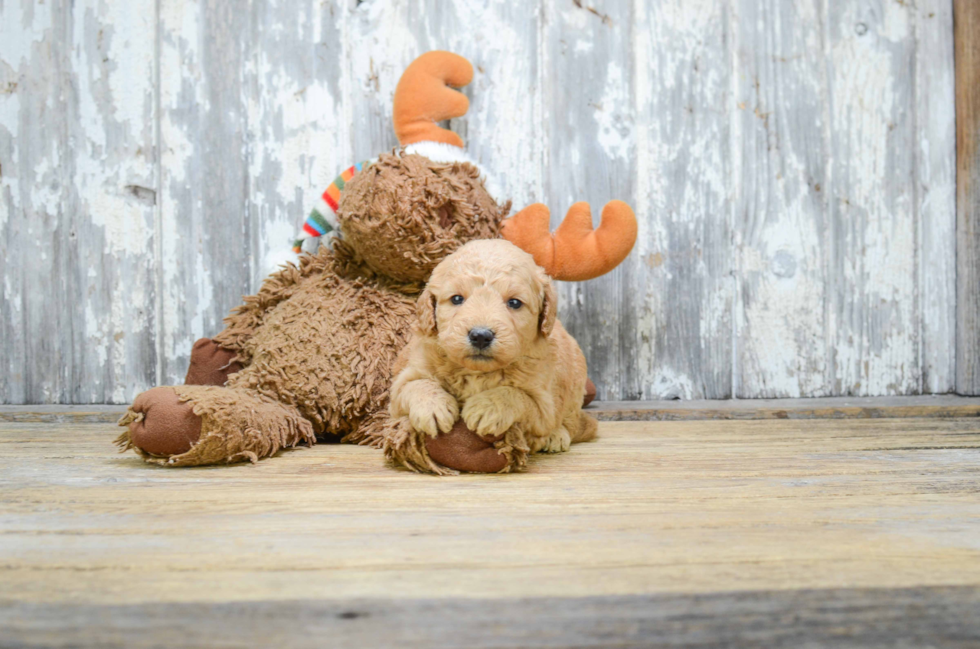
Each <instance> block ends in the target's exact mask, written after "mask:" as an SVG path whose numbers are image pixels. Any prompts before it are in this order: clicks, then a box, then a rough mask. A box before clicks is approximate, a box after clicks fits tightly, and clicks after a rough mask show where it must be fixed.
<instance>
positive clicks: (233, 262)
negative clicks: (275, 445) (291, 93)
mask: <svg viewBox="0 0 980 649" xmlns="http://www.w3.org/2000/svg"><path fill="white" fill-rule="evenodd" d="M248 28H249V13H248V11H246V10H244V7H243V6H239V3H234V2H225V1H224V0H160V1H159V29H160V52H159V63H158V65H159V84H160V127H159V136H158V137H159V139H160V151H161V155H160V169H159V184H160V193H159V197H160V198H159V200H160V205H159V214H158V224H157V227H158V228H159V231H160V268H159V270H158V278H157V279H158V281H159V284H160V294H161V297H160V300H159V302H158V304H157V308H158V309H159V310H160V322H161V342H160V345H161V364H160V367H159V368H158V374H159V379H160V382H161V383H164V384H174V383H181V382H183V379H184V373H185V372H186V371H187V363H188V359H189V358H190V351H191V345H193V343H194V341H195V340H196V339H198V338H200V337H201V336H205V335H213V334H215V333H217V332H218V331H220V330H221V328H222V325H221V321H222V319H223V318H224V317H225V316H226V315H227V314H228V311H229V310H230V309H231V307H233V306H235V305H237V304H239V303H240V301H241V297H242V295H243V294H247V293H249V292H251V290H252V282H251V281H250V279H251V275H252V264H253V263H255V259H254V257H253V255H252V254H250V253H251V244H252V242H253V235H252V231H253V229H254V227H255V226H256V221H255V219H253V218H251V217H250V215H249V213H248V207H249V200H248V199H249V167H248V142H247V135H248V127H247V117H248V114H247V109H246V83H247V82H246V77H245V72H246V64H247V63H248V61H247V52H248V38H247V37H248V33H249V29H248ZM300 221H302V218H301V219H300ZM130 396H135V395H130Z"/></svg>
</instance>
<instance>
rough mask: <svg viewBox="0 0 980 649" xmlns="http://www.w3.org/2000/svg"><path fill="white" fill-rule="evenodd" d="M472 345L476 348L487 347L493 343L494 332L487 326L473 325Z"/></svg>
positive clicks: (471, 331) (470, 336)
mask: <svg viewBox="0 0 980 649" xmlns="http://www.w3.org/2000/svg"><path fill="white" fill-rule="evenodd" d="M469 339H470V345H472V346H473V347H474V348H475V349H480V350H483V349H486V348H487V347H489V346H490V345H491V344H492V343H493V332H492V331H490V330H489V329H487V328H486V327H473V328H472V329H470V333H469Z"/></svg>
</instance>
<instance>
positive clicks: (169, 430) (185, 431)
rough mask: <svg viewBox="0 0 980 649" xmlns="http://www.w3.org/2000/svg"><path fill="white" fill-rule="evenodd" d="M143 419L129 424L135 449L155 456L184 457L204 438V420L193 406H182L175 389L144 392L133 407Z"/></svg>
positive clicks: (131, 407)
mask: <svg viewBox="0 0 980 649" xmlns="http://www.w3.org/2000/svg"><path fill="white" fill-rule="evenodd" d="M129 409H130V410H132V411H133V412H134V413H136V414H137V415H143V416H142V417H139V418H138V419H137V420H136V421H132V422H130V424H129V436H130V441H131V443H132V445H133V446H135V447H136V448H138V449H140V450H141V451H143V452H144V453H150V454H151V455H180V454H181V453H186V452H187V451H189V450H190V449H191V446H193V445H194V443H195V442H197V440H198V439H199V438H200V437H201V418H200V417H198V416H197V415H195V414H194V411H193V409H192V406H191V404H190V403H187V402H184V403H181V402H180V401H179V400H178V399H177V393H176V392H174V390H173V388H153V389H151V390H147V391H146V392H143V393H142V394H140V395H139V396H138V397H136V400H135V401H133V405H131V406H130V407H129Z"/></svg>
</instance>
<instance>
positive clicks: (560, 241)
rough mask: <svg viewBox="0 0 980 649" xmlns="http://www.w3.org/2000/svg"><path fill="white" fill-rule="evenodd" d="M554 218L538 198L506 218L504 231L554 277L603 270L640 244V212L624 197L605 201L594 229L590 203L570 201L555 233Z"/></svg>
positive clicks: (580, 275) (571, 278)
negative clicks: (638, 239)
mask: <svg viewBox="0 0 980 649" xmlns="http://www.w3.org/2000/svg"><path fill="white" fill-rule="evenodd" d="M550 217H551V212H550V211H549V210H548V208H547V207H546V206H545V205H542V204H541V203H535V204H534V205H530V206H528V207H526V208H524V209H523V210H521V211H520V212H518V213H517V214H515V215H514V216H513V217H511V218H509V219H507V220H506V221H504V223H503V226H502V228H501V232H502V234H503V236H504V238H505V239H507V240H508V241H510V242H511V243H513V244H514V245H516V246H518V247H519V248H521V249H522V250H524V251H525V252H528V253H530V254H531V255H533V256H534V261H535V263H537V264H538V265H539V266H541V267H543V268H544V269H545V271H546V272H547V273H548V274H549V275H551V276H552V277H553V278H555V279H560V280H565V281H570V282H580V281H583V280H587V279H592V278H594V277H599V276H600V275H604V274H606V273H608V272H609V271H611V270H612V269H613V268H615V267H616V266H618V265H619V264H620V262H622V261H623V260H624V259H626V256H627V255H628V254H629V253H630V250H632V249H633V244H634V243H636V233H637V225H636V217H635V216H634V214H633V210H632V209H631V208H630V206H629V205H627V204H626V203H624V202H623V201H609V202H608V203H606V206H605V207H604V208H602V222H601V223H600V224H599V227H598V229H595V230H593V229H592V211H591V210H590V209H589V204H588V203H575V204H574V205H572V207H571V208H570V209H569V210H568V214H566V215H565V220H564V221H562V224H561V225H560V226H558V229H557V230H556V231H555V233H554V234H552V233H551V232H550V229H549V227H550V226H549V221H550Z"/></svg>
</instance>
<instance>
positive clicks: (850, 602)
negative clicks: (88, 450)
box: [0, 587, 980, 649]
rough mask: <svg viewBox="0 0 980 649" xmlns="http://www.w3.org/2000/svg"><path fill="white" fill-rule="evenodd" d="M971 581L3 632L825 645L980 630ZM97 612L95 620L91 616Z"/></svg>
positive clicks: (23, 610)
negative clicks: (950, 584) (968, 584)
mask: <svg viewBox="0 0 980 649" xmlns="http://www.w3.org/2000/svg"><path fill="white" fill-rule="evenodd" d="M978 607H980V588H975V587H946V588H928V587H926V588H896V589H885V588H876V589H843V588H841V589H826V590H799V591H788V592H787V591H769V592H735V593H721V594H710V595H632V596H619V597H581V598H567V597H555V598H521V599H504V600H500V599H476V600H474V599H426V600H374V599H357V600H351V601H342V602H331V601H316V600H312V601H310V600H305V601H288V602H276V601H266V602H235V603H231V604H198V603H193V604H180V603H178V604H159V603H153V604H130V605H118V606H98V605H91V604H33V603H30V604H23V603H17V604H8V605H5V604H4V603H2V601H0V626H3V628H4V630H5V639H3V640H0V646H5V647H6V646H11V647H20V646H30V647H60V646H63V645H64V644H66V643H70V644H71V646H73V647H98V648H99V649H102V648H105V647H126V648H130V647H133V648H139V647H160V646H178V645H179V646H181V647H213V646H214V643H215V639H216V638H220V641H221V646H222V647H240V646H241V647H255V646H265V647H268V646H278V645H285V646H289V647H322V646H323V644H324V639H329V644H330V646H331V647H350V648H352V649H354V648H356V649H364V648H366V647H391V646H398V647H419V648H421V649H436V648H443V647H445V648H449V647H461V646H462V647H477V648H479V647H493V648H496V649H502V648H514V649H524V648H526V647H599V648H602V649H607V648H609V647H616V648H617V649H623V648H628V647H677V648H684V647H690V648H691V649H695V648H696V649H704V647H760V646H765V647H772V648H785V649H797V648H798V647H834V648H837V649H850V648H854V649H869V648H870V649H874V648H878V647H881V648H888V649H894V648H895V647H903V648H904V647H908V648H909V649H913V648H916V647H951V648H962V649H968V648H970V647H975V646H977V644H980V622H978V621H977V617H976V611H977V608H978ZM93 620H98V624H93V623H92V621H93Z"/></svg>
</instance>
